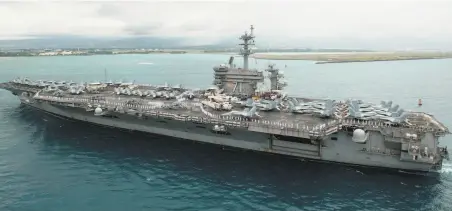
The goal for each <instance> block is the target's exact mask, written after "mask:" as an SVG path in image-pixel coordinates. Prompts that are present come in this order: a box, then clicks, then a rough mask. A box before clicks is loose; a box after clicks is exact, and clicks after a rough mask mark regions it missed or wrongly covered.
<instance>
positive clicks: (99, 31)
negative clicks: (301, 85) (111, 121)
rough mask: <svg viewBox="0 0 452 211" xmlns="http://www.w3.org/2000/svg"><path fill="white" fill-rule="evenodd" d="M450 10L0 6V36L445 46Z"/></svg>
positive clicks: (391, 3)
mask: <svg viewBox="0 0 452 211" xmlns="http://www.w3.org/2000/svg"><path fill="white" fill-rule="evenodd" d="M450 8H452V0H417V1H408V0H334V1H333V0H329V1H327V0H299V1H284V0H275V1H233V0H231V1H211V2H207V1H193V2H188V1H167V2H164V1H151V2H115V3H105V2H21V3H3V2H0V38H2V37H3V38H5V37H8V38H11V37H16V38H17V37H26V36H31V35H42V34H52V35H58V34H61V35H87V36H144V35H149V36H160V37H186V38H191V39H193V40H194V42H197V43H199V42H206V43H211V42H217V41H220V40H222V39H228V38H231V37H237V36H238V35H239V34H240V33H243V31H244V30H245V29H247V28H248V27H249V25H250V24H254V25H255V27H256V34H257V35H259V39H260V40H261V41H264V40H266V42H272V43H273V41H272V40H278V41H277V42H276V41H275V43H279V42H283V43H284V42H285V43H286V44H291V43H294V42H295V43H302V44H303V45H305V42H304V41H307V40H317V41H320V40H328V41H329V42H333V41H334V43H335V44H337V43H340V42H341V39H343V40H347V41H346V42H344V43H350V40H354V39H356V40H364V42H370V41H377V43H378V41H384V40H394V39H401V40H402V41H407V39H411V38H412V40H413V41H414V40H416V41H418V40H440V41H444V42H441V43H442V44H436V45H446V44H447V45H449V46H452V45H451V43H450V41H448V40H450V37H452V25H451V24H449V21H450V20H452V13H451V12H450ZM306 45H308V43H306ZM344 45H345V44H344ZM411 45H412V44H410V46H411ZM428 45H430V44H428ZM436 45H435V46H436Z"/></svg>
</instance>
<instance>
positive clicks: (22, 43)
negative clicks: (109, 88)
mask: <svg viewBox="0 0 452 211" xmlns="http://www.w3.org/2000/svg"><path fill="white" fill-rule="evenodd" d="M183 41H184V40H183V39H180V38H155V37H134V38H91V37H79V36H48V37H37V38H35V39H24V40H0V49H5V50H8V49H41V48H175V47H180V46H181V43H182V42H183Z"/></svg>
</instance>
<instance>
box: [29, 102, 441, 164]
mask: <svg viewBox="0 0 452 211" xmlns="http://www.w3.org/2000/svg"><path fill="white" fill-rule="evenodd" d="M21 101H22V103H23V104H25V105H27V106H30V107H32V108H34V109H37V110H40V111H42V112H45V113H49V114H51V115H56V116H60V117H63V118H67V119H73V120H79V121H83V122H88V123H91V124H96V125H101V126H106V127H114V128H120V129H126V130H132V131H141V132H145V133H152V134H158V135H163V136H169V137H175V138H181V139H187V140H193V141H197V142H203V143H210V144H217V145H223V146H228V147H234V148H240V149H246V150H253V151H260V152H267V153H273V154H280V155H286V156H292V157H297V158H306V159H309V160H316V161H326V162H334V163H340V164H346V165H358V166H366V167H379V168H390V169H396V170H403V171H410V172H412V171H416V172H432V171H433V170H432V167H433V165H432V164H428V163H420V162H415V161H409V159H406V160H402V159H401V154H400V153H401V152H400V151H398V153H393V154H391V152H389V153H388V152H380V151H379V150H374V149H377V148H378V149H380V148H381V149H385V148H387V146H386V145H388V144H390V143H387V142H386V141H384V140H383V139H384V138H383V136H382V135H381V134H380V133H371V134H370V137H369V141H367V142H366V143H365V144H357V143H355V142H353V141H352V136H351V135H350V134H349V133H347V132H344V131H339V132H337V133H335V134H333V135H331V136H329V137H327V138H325V139H323V140H322V144H321V145H320V144H315V143H310V140H309V139H305V140H301V141H300V139H298V140H296V141H294V140H290V138H289V139H288V140H285V137H279V138H278V137H275V136H273V135H270V134H266V133H260V132H253V131H249V130H246V129H243V128H231V129H229V130H228V133H227V134H224V133H219V132H216V131H213V130H212V127H213V125H212V124H209V123H205V124H200V123H194V122H184V121H179V120H174V119H166V118H162V117H158V118H152V117H150V118H137V117H136V116H133V115H129V114H120V113H115V115H114V116H110V117H107V116H96V115H94V114H93V112H88V111H86V110H85V109H82V108H71V107H66V106H59V105H55V104H49V103H45V102H33V103H29V102H27V100H24V99H21ZM286 138H287V137H286ZM437 170H438V169H437Z"/></svg>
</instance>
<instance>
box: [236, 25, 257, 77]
mask: <svg viewBox="0 0 452 211" xmlns="http://www.w3.org/2000/svg"><path fill="white" fill-rule="evenodd" d="M253 30H254V27H253V25H251V27H250V34H248V33H247V32H246V31H245V34H243V35H242V36H240V38H239V39H241V40H243V43H240V44H239V45H243V47H242V48H241V49H240V54H241V55H242V56H243V69H245V70H248V57H249V55H251V54H252V52H251V47H250V46H252V45H254V32H253Z"/></svg>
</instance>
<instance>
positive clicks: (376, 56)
mask: <svg viewBox="0 0 452 211" xmlns="http://www.w3.org/2000/svg"><path fill="white" fill-rule="evenodd" d="M124 54H129V55H146V54H212V55H218V54H221V55H230V56H231V55H238V54H236V53H232V52H227V51H224V52H220V51H215V52H205V51H202V50H183V49H180V50H179V49H174V50H160V51H152V52H130V51H129V52H127V51H125V52H115V53H105V52H99V53H88V54H69V55H0V59H6V58H15V57H64V56H96V55H124ZM250 58H253V59H260V60H305V61H314V62H315V64H334V63H357V62H381V61H407V60H428V59H452V52H420V51H417V52H415V51H413V52H410V51H405V52H306V53H293V52H268V53H255V54H252V55H251V56H250Z"/></svg>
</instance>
